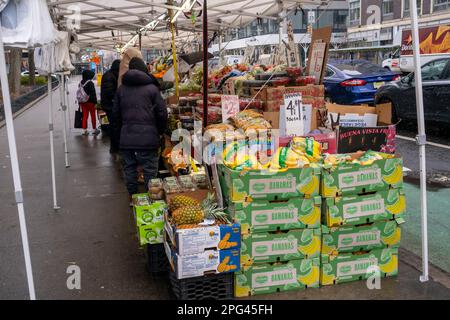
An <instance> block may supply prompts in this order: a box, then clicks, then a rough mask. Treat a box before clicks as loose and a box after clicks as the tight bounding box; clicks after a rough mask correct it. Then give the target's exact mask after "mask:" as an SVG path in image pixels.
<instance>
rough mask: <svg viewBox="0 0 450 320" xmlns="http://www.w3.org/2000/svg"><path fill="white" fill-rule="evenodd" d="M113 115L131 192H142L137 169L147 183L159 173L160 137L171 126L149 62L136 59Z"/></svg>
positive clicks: (121, 88)
mask: <svg viewBox="0 0 450 320" xmlns="http://www.w3.org/2000/svg"><path fill="white" fill-rule="evenodd" d="M113 114H114V118H115V126H116V127H115V129H116V130H117V132H120V135H119V137H120V138H119V146H120V151H121V153H122V162H123V168H124V173H125V178H126V184H127V189H128V193H129V195H130V199H131V195H133V194H135V193H137V192H138V180H137V166H138V165H140V166H142V168H143V171H144V182H145V185H148V181H149V180H150V179H153V178H156V177H157V174H158V162H159V147H160V135H161V134H163V132H164V130H165V129H166V125H167V108H166V104H165V102H164V100H163V98H162V96H161V93H160V90H159V83H158V81H157V80H156V79H155V78H154V77H153V76H152V75H150V74H149V73H148V71H147V67H146V65H145V62H144V61H143V60H142V59H140V58H137V57H136V58H132V59H131V60H130V64H129V70H128V71H127V72H126V73H125V74H124V76H123V79H122V85H121V86H120V87H119V88H118V89H117V93H116V97H115V99H114V107H113Z"/></svg>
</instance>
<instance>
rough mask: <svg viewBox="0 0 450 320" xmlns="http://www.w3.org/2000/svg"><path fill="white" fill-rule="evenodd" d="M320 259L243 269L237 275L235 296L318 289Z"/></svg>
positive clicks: (267, 264)
mask: <svg viewBox="0 0 450 320" xmlns="http://www.w3.org/2000/svg"><path fill="white" fill-rule="evenodd" d="M319 276H320V258H314V259H303V260H292V261H289V262H285V263H272V264H269V263H266V264H259V265H254V266H251V267H243V268H242V269H241V271H240V272H237V273H235V285H234V294H235V296H236V297H248V296H253V295H257V294H269V293H275V292H281V291H291V290H300V289H306V288H318V287H319Z"/></svg>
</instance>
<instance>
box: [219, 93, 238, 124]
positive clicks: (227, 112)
mask: <svg viewBox="0 0 450 320" xmlns="http://www.w3.org/2000/svg"><path fill="white" fill-rule="evenodd" d="M238 112H239V97H238V96H236V95H223V96H222V122H225V121H227V120H228V119H229V118H231V117H234V116H235V115H236V114H237V113H238Z"/></svg>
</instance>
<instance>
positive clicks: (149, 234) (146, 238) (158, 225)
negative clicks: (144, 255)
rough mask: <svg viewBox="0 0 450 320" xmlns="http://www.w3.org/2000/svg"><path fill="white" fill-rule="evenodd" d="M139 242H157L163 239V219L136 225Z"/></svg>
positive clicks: (142, 243)
mask: <svg viewBox="0 0 450 320" xmlns="http://www.w3.org/2000/svg"><path fill="white" fill-rule="evenodd" d="M137 228H138V236H139V243H140V245H141V246H144V245H146V244H158V243H163V241H164V221H159V222H155V223H152V224H149V225H141V226H138V227H137Z"/></svg>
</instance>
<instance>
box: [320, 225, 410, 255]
mask: <svg viewBox="0 0 450 320" xmlns="http://www.w3.org/2000/svg"><path fill="white" fill-rule="evenodd" d="M403 222H404V220H403V219H397V220H389V221H379V222H373V223H371V224H367V225H361V226H342V227H332V228H328V227H326V226H322V254H334V255H337V254H339V253H343V252H359V251H369V250H374V249H383V248H387V247H390V248H398V247H399V246H400V238H401V229H400V224H401V223H403Z"/></svg>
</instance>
